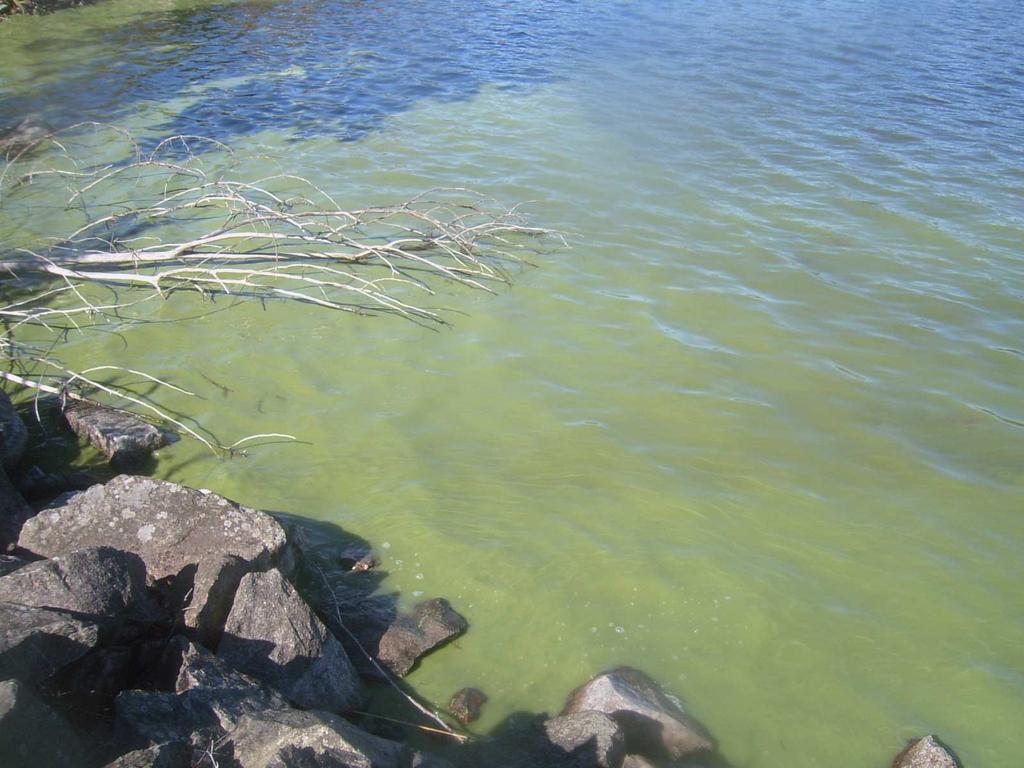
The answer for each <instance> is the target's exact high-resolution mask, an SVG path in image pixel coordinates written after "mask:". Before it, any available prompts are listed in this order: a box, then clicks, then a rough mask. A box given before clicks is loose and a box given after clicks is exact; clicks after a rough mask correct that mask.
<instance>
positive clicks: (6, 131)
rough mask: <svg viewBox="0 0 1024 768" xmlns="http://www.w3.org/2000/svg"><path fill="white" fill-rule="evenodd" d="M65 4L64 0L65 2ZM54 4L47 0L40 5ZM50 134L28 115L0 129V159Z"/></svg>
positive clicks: (44, 124) (14, 154) (30, 146)
mask: <svg viewBox="0 0 1024 768" xmlns="http://www.w3.org/2000/svg"><path fill="white" fill-rule="evenodd" d="M65 2H66V0H65ZM47 4H49V5H53V4H56V3H55V0H47V2H46V3H41V4H40V5H47ZM50 133H51V131H50V126H48V125H47V124H46V123H45V122H43V120H42V118H40V117H39V116H38V115H29V116H28V117H26V118H24V119H22V120H21V122H18V123H15V124H14V125H10V126H7V127H5V128H0V159H3V158H13V157H15V156H16V155H19V154H21V153H23V152H25V151H27V150H29V149H31V148H32V147H33V146H34V145H35V144H38V143H39V142H40V141H42V140H43V139H45V138H46V137H47V136H49V135H50Z"/></svg>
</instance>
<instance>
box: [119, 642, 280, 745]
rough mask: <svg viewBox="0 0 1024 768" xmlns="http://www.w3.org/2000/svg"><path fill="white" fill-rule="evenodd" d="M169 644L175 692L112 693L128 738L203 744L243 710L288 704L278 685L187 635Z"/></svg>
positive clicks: (218, 735) (231, 723)
mask: <svg viewBox="0 0 1024 768" xmlns="http://www.w3.org/2000/svg"><path fill="white" fill-rule="evenodd" d="M171 650H172V652H173V651H177V652H178V653H180V654H181V667H180V670H179V672H178V676H177V679H176V680H175V684H174V692H173V693H172V692H164V691H124V692H123V693H121V694H120V695H119V696H118V697H117V699H116V702H115V706H116V711H117V729H118V732H119V733H120V734H121V735H122V737H123V738H126V739H128V740H129V741H131V742H140V741H141V742H148V743H152V742H158V743H159V742H167V741H181V742H191V743H192V744H194V745H195V746H197V747H200V746H205V745H207V744H209V743H210V742H211V741H217V740H219V739H220V738H221V737H222V736H223V735H224V734H225V733H226V732H227V731H229V730H231V729H232V728H234V727H235V725H236V723H237V722H238V720H239V719H240V718H241V717H242V716H243V715H246V714H250V713H253V712H261V711H263V710H265V709H282V708H286V707H287V706H288V703H287V702H286V701H285V700H284V698H283V697H282V696H281V695H280V694H278V693H277V692H276V691H273V690H271V689H270V688H268V687H267V686H266V685H263V684H262V683H260V682H259V681H257V680H254V679H253V678H251V677H249V676H248V675H244V674H242V673H241V672H238V671H237V670H234V669H232V668H231V667H229V666H228V665H227V664H225V663H224V662H223V661H221V660H220V659H218V658H217V657H216V656H214V655H213V654H212V653H210V652H209V651H207V650H206V649H205V648H202V647H200V646H197V645H194V644H193V643H190V642H188V641H187V640H186V639H185V638H178V639H177V640H176V641H175V642H174V643H173V644H172V649H171Z"/></svg>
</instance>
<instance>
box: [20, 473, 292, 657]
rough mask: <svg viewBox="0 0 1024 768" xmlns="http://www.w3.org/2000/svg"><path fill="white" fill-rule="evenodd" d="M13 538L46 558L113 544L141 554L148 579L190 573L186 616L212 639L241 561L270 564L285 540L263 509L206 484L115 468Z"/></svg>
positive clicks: (257, 567)
mask: <svg viewBox="0 0 1024 768" xmlns="http://www.w3.org/2000/svg"><path fill="white" fill-rule="evenodd" d="M19 544H20V546H21V547H22V548H24V549H26V550H28V551H29V552H34V553H37V554H39V555H43V556H46V557H53V556H56V555H61V554H66V553H67V552H70V551H73V550H76V549H79V548H81V547H88V546H103V545H106V546H112V547H115V548H116V549H122V550H125V551H128V552H134V553H136V554H137V555H139V557H141V558H142V560H143V561H144V562H145V564H146V570H147V572H148V573H149V575H150V577H151V578H153V579H156V580H162V579H167V578H168V577H172V578H174V579H175V580H179V581H180V579H179V576H180V575H181V574H182V572H183V571H184V572H185V573H191V574H192V577H191V578H192V582H191V583H189V585H188V589H185V590H183V594H185V595H187V601H188V602H187V604H186V605H185V606H184V608H185V609H186V610H185V611H184V613H183V616H184V621H185V623H186V625H187V626H189V627H192V628H194V629H197V630H198V631H199V632H200V634H202V635H203V636H204V637H206V638H211V637H215V636H216V634H217V633H218V632H219V626H215V625H216V621H217V619H218V617H222V616H223V614H224V612H225V607H226V605H227V601H228V599H229V596H228V594H227V593H229V592H230V591H231V590H232V587H233V584H234V582H233V579H234V577H235V576H236V575H237V573H236V570H237V569H238V568H241V567H242V566H240V565H239V563H242V564H244V568H246V569H250V570H263V569H266V568H269V567H270V566H271V565H273V564H274V563H275V562H276V560H277V559H278V557H279V556H280V555H281V553H282V552H283V551H284V549H285V544H286V541H285V534H284V530H283V529H282V528H281V526H280V525H279V524H278V523H277V521H275V520H274V519H273V518H272V517H271V516H270V515H268V514H266V513H265V512H260V511H259V510H255V509H250V508H249V507H243V506H239V505H238V504H236V503H235V502H233V501H229V500H228V499H225V498H223V497H222V496H218V495H216V494H214V493H211V492H209V491H200V490H194V489H192V488H185V487H183V486H180V485H176V484H175V483H167V482H162V481H160V480H153V479H151V478H148V477H133V476H129V475H121V476H119V477H115V478H114V479H113V480H111V481H110V482H108V483H107V484H106V485H95V486H93V487H92V488H90V489H89V490H87V491H83V492H82V493H77V494H75V495H73V496H71V497H70V498H67V499H64V500H63V503H61V502H58V503H55V504H54V505H53V506H51V507H48V508H46V509H44V510H43V511H41V512H40V513H39V514H38V515H36V516H35V517H34V518H32V519H31V520H29V521H28V522H27V523H26V524H25V526H24V527H23V529H22V531H21V538H20V539H19ZM200 564H201V565H202V568H201V569H200V567H199V566H200ZM225 569H226V570H225ZM197 583H198V586H197ZM211 601H212V604H211V606H210V608H209V610H207V602H211ZM169 607H170V608H172V609H175V610H180V608H181V606H169Z"/></svg>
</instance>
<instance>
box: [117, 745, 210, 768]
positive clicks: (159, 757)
mask: <svg viewBox="0 0 1024 768" xmlns="http://www.w3.org/2000/svg"><path fill="white" fill-rule="evenodd" d="M191 766H192V747H190V746H189V745H188V744H184V743H182V742H180V741H177V742H176V741H172V742H168V743H166V744H157V745H155V746H152V747H149V748H148V749H137V750H135V751H134V752H129V753H128V754H126V755H121V757H119V758H117V759H116V760H115V761H114V762H112V763H107V765H106V766H104V768H191Z"/></svg>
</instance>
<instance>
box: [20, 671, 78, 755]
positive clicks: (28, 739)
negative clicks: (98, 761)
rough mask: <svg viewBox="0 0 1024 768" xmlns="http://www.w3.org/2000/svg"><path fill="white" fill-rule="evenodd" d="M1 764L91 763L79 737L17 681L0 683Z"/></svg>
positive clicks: (62, 719)
mask: <svg viewBox="0 0 1024 768" xmlns="http://www.w3.org/2000/svg"><path fill="white" fill-rule="evenodd" d="M0 764H2V765H3V766H4V768H39V767H40V766H48V765H54V766H56V765H59V766H67V768H74V767H75V766H81V765H87V764H88V760H87V757H86V755H85V754H84V750H83V747H82V744H81V742H80V741H79V739H78V737H77V736H76V735H75V733H74V731H72V730H71V728H70V727H69V726H68V724H67V722H65V720H64V718H62V717H60V716H59V715H58V714H57V713H56V712H54V711H53V710H52V709H50V707H48V706H47V705H46V704H45V703H43V702H42V701H41V700H40V699H39V697H37V696H36V695H35V694H34V693H33V692H32V691H31V690H29V689H28V688H27V687H26V686H25V685H24V684H22V683H19V682H18V681H16V680H5V681H4V682H0Z"/></svg>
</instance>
